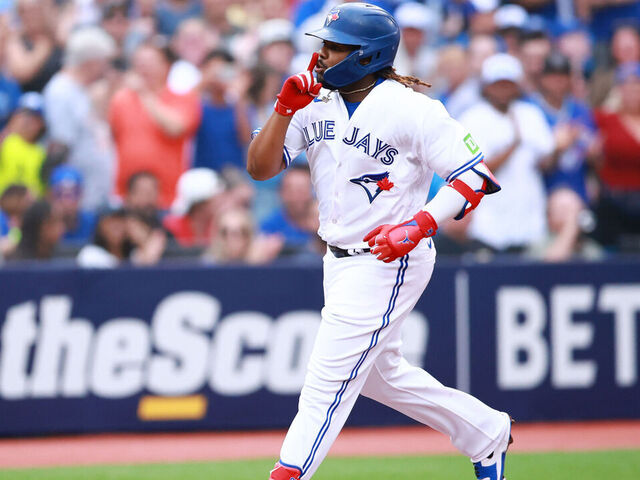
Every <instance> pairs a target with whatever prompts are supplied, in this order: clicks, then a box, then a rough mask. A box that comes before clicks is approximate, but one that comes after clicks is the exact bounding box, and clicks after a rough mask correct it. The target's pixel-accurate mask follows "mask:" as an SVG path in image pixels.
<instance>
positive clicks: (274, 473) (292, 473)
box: [269, 462, 302, 480]
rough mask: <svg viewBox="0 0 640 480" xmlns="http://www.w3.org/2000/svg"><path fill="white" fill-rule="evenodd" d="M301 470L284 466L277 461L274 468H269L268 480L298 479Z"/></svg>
mask: <svg viewBox="0 0 640 480" xmlns="http://www.w3.org/2000/svg"><path fill="white" fill-rule="evenodd" d="M301 474H302V472H301V471H300V469H299V468H296V467H285V466H284V465H282V464H281V463H280V462H277V463H276V465H275V467H274V469H273V470H271V474H270V475H269V480H300V475H301Z"/></svg>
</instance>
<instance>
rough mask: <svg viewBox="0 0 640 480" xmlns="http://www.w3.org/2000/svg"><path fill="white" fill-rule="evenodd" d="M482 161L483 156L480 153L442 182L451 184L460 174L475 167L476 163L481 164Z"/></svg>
mask: <svg viewBox="0 0 640 480" xmlns="http://www.w3.org/2000/svg"><path fill="white" fill-rule="evenodd" d="M483 160H484V154H483V153H482V152H480V153H479V154H478V155H476V156H475V157H473V158H472V159H471V160H469V161H468V162H467V163H465V164H464V165H462V166H460V167H458V168H456V169H455V170H454V171H453V172H451V174H450V175H449V176H448V177H447V178H445V179H444V181H445V182H447V183H451V182H452V181H453V180H455V179H456V177H459V176H460V175H461V174H462V173H464V172H466V171H467V170H469V169H470V168H473V167H475V166H476V165H477V164H478V163H480V162H482V161H483Z"/></svg>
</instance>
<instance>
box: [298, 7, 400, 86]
mask: <svg viewBox="0 0 640 480" xmlns="http://www.w3.org/2000/svg"><path fill="white" fill-rule="evenodd" d="M307 35H310V36H312V37H317V38H319V39H321V40H326V41H328V42H334V43H340V44H342V45H353V46H356V47H358V48H356V49H355V50H354V51H353V52H352V53H351V54H349V55H348V56H347V58H345V59H344V60H342V61H341V62H340V63H338V64H336V65H334V66H333V67H331V68H328V69H327V70H326V71H325V72H324V81H325V82H326V83H327V84H328V85H330V86H332V87H337V88H339V87H344V86H346V85H350V84H352V83H353V82H357V81H358V80H360V79H361V78H364V77H365V76H366V75H368V74H370V73H374V72H377V71H378V70H380V69H382V68H385V67H389V66H391V65H393V59H394V58H395V56H396V53H397V51H398V44H399V43H400V28H399V27H398V23H397V22H396V20H395V19H394V18H393V16H392V15H391V14H390V13H388V12H387V11H385V10H383V9H382V8H380V7H376V6H374V5H370V4H368V3H359V2H358V3H343V4H342V5H338V6H337V7H335V8H333V9H332V10H331V11H330V12H329V14H328V15H327V18H326V20H325V22H324V27H322V28H321V29H320V30H316V31H313V32H309V33H307ZM369 58H370V59H371V60H370V61H369V63H367V64H366V65H363V64H362V63H361V60H365V59H369Z"/></svg>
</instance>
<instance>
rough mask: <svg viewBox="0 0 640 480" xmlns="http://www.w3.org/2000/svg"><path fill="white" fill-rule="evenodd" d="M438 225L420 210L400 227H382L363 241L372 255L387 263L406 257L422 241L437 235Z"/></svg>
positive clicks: (372, 231)
mask: <svg viewBox="0 0 640 480" xmlns="http://www.w3.org/2000/svg"><path fill="white" fill-rule="evenodd" d="M437 230H438V225H437V224H436V221H435V220H434V219H433V217H432V216H431V214H430V213H428V212H426V211H424V210H420V211H419V212H418V213H416V214H415V215H414V216H413V218H412V219H411V220H408V221H406V222H403V223H400V224H398V225H388V224H385V225H380V226H379V227H376V228H374V229H373V230H371V231H370V232H369V233H367V234H366V235H365V237H364V238H363V239H362V240H363V241H365V242H367V243H368V244H369V247H371V253H372V254H373V255H375V256H376V258H377V259H378V260H380V261H383V262H385V263H389V262H393V261H394V260H396V259H398V258H400V257H403V256H405V255H406V254H407V253H409V252H410V251H411V250H413V249H414V248H416V247H417V246H418V243H420V240H422V239H423V238H429V237H432V236H433V235H435V234H436V231H437Z"/></svg>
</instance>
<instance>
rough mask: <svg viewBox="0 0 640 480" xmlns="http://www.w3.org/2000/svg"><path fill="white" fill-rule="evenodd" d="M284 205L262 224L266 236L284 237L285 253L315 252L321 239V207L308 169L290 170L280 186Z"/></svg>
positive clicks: (296, 166)
mask: <svg viewBox="0 0 640 480" xmlns="http://www.w3.org/2000/svg"><path fill="white" fill-rule="evenodd" d="M280 201H281V203H282V206H281V207H280V208H278V209H277V210H275V211H274V212H273V213H272V214H271V215H270V216H268V217H267V218H266V219H265V220H264V221H263V222H262V225H261V230H262V232H263V233H267V234H274V233H279V234H281V235H282V236H283V237H284V241H285V247H284V248H285V253H286V251H289V252H302V251H305V250H308V249H310V248H312V247H313V242H314V240H315V239H316V238H317V235H316V233H315V232H316V230H317V228H318V225H317V206H316V202H315V199H314V198H313V192H312V190H311V175H310V172H309V167H308V166H307V165H303V164H300V165H298V164H293V165H291V166H290V167H289V168H288V169H287V170H286V172H285V173H284V175H283V177H282V182H281V183H280Z"/></svg>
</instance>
